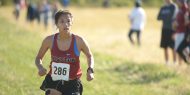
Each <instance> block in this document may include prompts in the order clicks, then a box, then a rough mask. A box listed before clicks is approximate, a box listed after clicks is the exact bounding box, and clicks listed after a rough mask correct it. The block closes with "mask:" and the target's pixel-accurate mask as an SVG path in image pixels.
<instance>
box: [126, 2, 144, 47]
mask: <svg viewBox="0 0 190 95" xmlns="http://www.w3.org/2000/svg"><path fill="white" fill-rule="evenodd" d="M141 3H142V2H141V1H140V0H136V1H135V8H134V9H133V10H132V12H131V14H130V15H129V19H130V23H131V28H130V31H129V34H128V37H129V40H130V42H131V43H132V44H134V40H133V39H132V34H133V33H134V32H136V34H137V42H138V45H139V46H140V45H141V38H140V37H141V32H142V30H143V28H144V25H145V21H146V14H145V11H144V9H143V8H142V7H141Z"/></svg>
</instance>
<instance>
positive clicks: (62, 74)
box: [51, 62, 70, 81]
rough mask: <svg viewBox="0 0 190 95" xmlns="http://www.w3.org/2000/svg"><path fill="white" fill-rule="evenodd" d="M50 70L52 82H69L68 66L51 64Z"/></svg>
mask: <svg viewBox="0 0 190 95" xmlns="http://www.w3.org/2000/svg"><path fill="white" fill-rule="evenodd" d="M51 69H52V73H51V77H52V80H53V81H57V80H64V81H68V80H69V71H70V65H69V64H66V63H56V62H53V63H52V66H51Z"/></svg>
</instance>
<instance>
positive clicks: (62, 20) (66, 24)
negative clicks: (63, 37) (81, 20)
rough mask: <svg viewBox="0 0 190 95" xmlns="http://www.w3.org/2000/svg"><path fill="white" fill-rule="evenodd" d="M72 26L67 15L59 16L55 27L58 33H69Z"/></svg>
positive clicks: (70, 19)
mask: <svg viewBox="0 0 190 95" xmlns="http://www.w3.org/2000/svg"><path fill="white" fill-rule="evenodd" d="M71 26H72V17H71V16H70V15H69V14H68V15H61V16H60V17H59V19H58V22H57V27H58V29H59V31H60V32H69V31H70V30H71Z"/></svg>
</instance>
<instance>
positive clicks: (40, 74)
mask: <svg viewBox="0 0 190 95" xmlns="http://www.w3.org/2000/svg"><path fill="white" fill-rule="evenodd" d="M46 73H47V70H46V69H45V68H41V69H39V71H38V75H39V76H44V75H46Z"/></svg>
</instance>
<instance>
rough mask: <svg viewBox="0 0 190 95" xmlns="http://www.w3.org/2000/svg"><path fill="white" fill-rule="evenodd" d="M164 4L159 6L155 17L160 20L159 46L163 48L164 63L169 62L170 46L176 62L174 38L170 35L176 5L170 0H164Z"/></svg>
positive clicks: (171, 33)
mask: <svg viewBox="0 0 190 95" xmlns="http://www.w3.org/2000/svg"><path fill="white" fill-rule="evenodd" d="M164 2H165V5H164V6H162V7H161V8H160V12H159V14H158V17H157V19H158V20H161V21H162V34H161V43H160V47H161V48H163V49H164V56H165V63H166V64H167V65H168V64H169V53H168V49H169V48H171V50H172V54H173V62H174V63H176V52H175V50H174V40H173V39H172V35H173V33H174V31H173V29H172V22H173V21H174V19H175V18H176V14H177V6H176V5H175V4H174V3H173V1H172V0H164Z"/></svg>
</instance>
